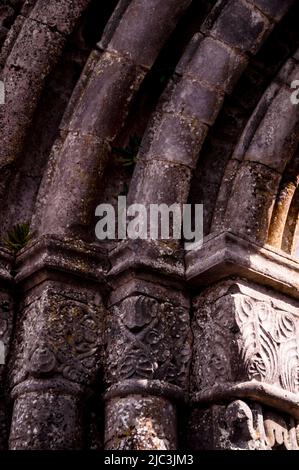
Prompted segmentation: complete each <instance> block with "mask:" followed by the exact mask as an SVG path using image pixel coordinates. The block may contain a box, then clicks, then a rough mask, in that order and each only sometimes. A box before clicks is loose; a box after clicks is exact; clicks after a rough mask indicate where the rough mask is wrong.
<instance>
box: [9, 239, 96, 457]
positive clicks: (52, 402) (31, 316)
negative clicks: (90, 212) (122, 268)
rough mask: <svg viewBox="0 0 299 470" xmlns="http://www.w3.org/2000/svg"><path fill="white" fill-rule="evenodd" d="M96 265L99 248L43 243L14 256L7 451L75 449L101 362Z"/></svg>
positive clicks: (78, 446)
mask: <svg viewBox="0 0 299 470" xmlns="http://www.w3.org/2000/svg"><path fill="white" fill-rule="evenodd" d="M104 263H105V261H104V257H103V255H102V253H101V252H100V250H99V248H95V247H88V246H86V245H84V244H82V243H79V242H77V243H76V244H72V243H71V241H68V242H65V241H61V240H59V239H53V238H51V237H44V238H43V239H40V240H39V241H38V242H34V243H33V244H32V245H31V246H29V247H28V248H27V249H25V250H23V252H21V253H20V254H19V255H18V258H17V271H18V274H17V276H16V282H17V283H18V285H19V286H20V290H21V293H22V296H21V297H22V301H21V305H20V309H19V312H18V322H17V328H16V336H15V338H14V339H15V341H14V347H13V352H12V358H11V369H12V372H11V377H10V385H11V388H12V392H11V395H12V398H13V400H14V405H13V416H12V425H11V433H10V448H11V449H35V450H40V449H43V450H65V449H82V448H83V446H84V443H83V430H84V428H83V423H84V419H85V418H86V415H85V411H86V410H85V402H86V399H87V398H88V397H89V396H90V394H91V393H92V392H93V386H94V384H95V382H96V380H97V379H98V378H99V375H100V368H101V362H102V361H101V358H102V338H103V334H102V331H103V329H102V325H103V316H104V307H103V303H102V293H103V289H102V285H101V282H102V272H103V269H104Z"/></svg>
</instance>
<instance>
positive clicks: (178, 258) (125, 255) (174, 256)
mask: <svg viewBox="0 0 299 470" xmlns="http://www.w3.org/2000/svg"><path fill="white" fill-rule="evenodd" d="M109 259H110V262H111V265H112V266H113V267H112V269H111V270H110V271H109V273H108V275H109V278H111V279H114V278H116V277H118V276H120V275H121V274H122V273H123V272H124V271H132V270H139V271H148V272H154V273H157V274H159V275H163V276H165V277H167V278H170V279H175V280H180V281H184V279H185V273H184V259H183V251H182V250H180V249H177V248H174V249H172V248H171V247H170V246H169V245H167V244H166V243H165V244H163V242H161V241H158V240H157V241H150V240H126V241H124V242H121V243H119V244H118V245H117V246H116V247H115V248H113V249H112V250H111V251H110V253H109Z"/></svg>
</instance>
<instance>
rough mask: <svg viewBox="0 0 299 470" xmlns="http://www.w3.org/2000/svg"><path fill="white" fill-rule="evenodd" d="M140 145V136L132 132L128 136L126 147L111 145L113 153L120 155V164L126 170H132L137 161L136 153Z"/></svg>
mask: <svg viewBox="0 0 299 470" xmlns="http://www.w3.org/2000/svg"><path fill="white" fill-rule="evenodd" d="M140 145H141V137H140V136H139V135H137V134H133V135H131V136H130V138H129V143H128V145H127V146H126V147H113V148H112V150H113V153H115V154H117V155H119V156H120V158H119V161H120V163H121V164H122V166H123V167H124V168H126V169H128V170H132V169H133V168H134V166H135V164H136V163H137V155H138V151H139V148H140Z"/></svg>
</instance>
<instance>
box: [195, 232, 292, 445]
mask: <svg viewBox="0 0 299 470" xmlns="http://www.w3.org/2000/svg"><path fill="white" fill-rule="evenodd" d="M213 253H217V255H216V256H215V255H213ZM295 264H296V263H295V262H293V261H292V260H291V259H290V258H289V257H287V256H284V255H283V254H282V252H280V253H276V252H274V251H273V250H270V249H267V248H259V247H257V246H256V245H254V244H252V243H250V242H247V241H245V240H243V239H240V238H239V237H237V236H235V235H233V234H231V233H227V234H220V235H217V236H214V237H210V238H209V239H207V240H206V241H205V243H204V245H203V248H202V249H201V250H200V251H199V252H197V253H190V254H188V255H187V276H188V278H189V281H190V282H191V283H194V284H195V285H196V284H197V283H201V284H202V283H203V284H210V287H208V288H206V290H204V292H203V293H202V294H200V295H196V296H195V298H194V302H193V308H194V318H193V334H194V348H193V361H192V374H191V400H192V403H193V406H194V408H193V411H192V413H191V418H190V443H191V447H192V448H193V449H199V448H204V449H212V448H213V449H296V450H298V449H299V441H298V430H299V427H298V424H299V421H298V420H299V372H298V371H299V320H298V318H299V317H298V314H299V302H298V266H297V270H296V269H295V266H294V265H295ZM276 288H277V290H276ZM281 292H285V293H288V295H285V294H281Z"/></svg>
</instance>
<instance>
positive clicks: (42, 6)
mask: <svg viewBox="0 0 299 470" xmlns="http://www.w3.org/2000/svg"><path fill="white" fill-rule="evenodd" d="M88 4H89V0H77V1H76V2H73V1H72V0H54V1H53V0H52V1H51V2H46V3H45V2H44V1H43V0H37V2H36V3H35V6H34V8H33V10H32V11H31V13H30V18H31V19H33V20H35V21H38V22H39V23H43V24H46V25H48V26H49V27H50V28H51V29H54V30H55V29H56V30H57V31H59V32H60V33H63V34H69V33H71V32H72V30H73V28H74V26H75V25H76V23H77V21H78V19H79V18H80V15H81V14H82V12H83V11H84V9H85V8H86V7H87V5H88Z"/></svg>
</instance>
